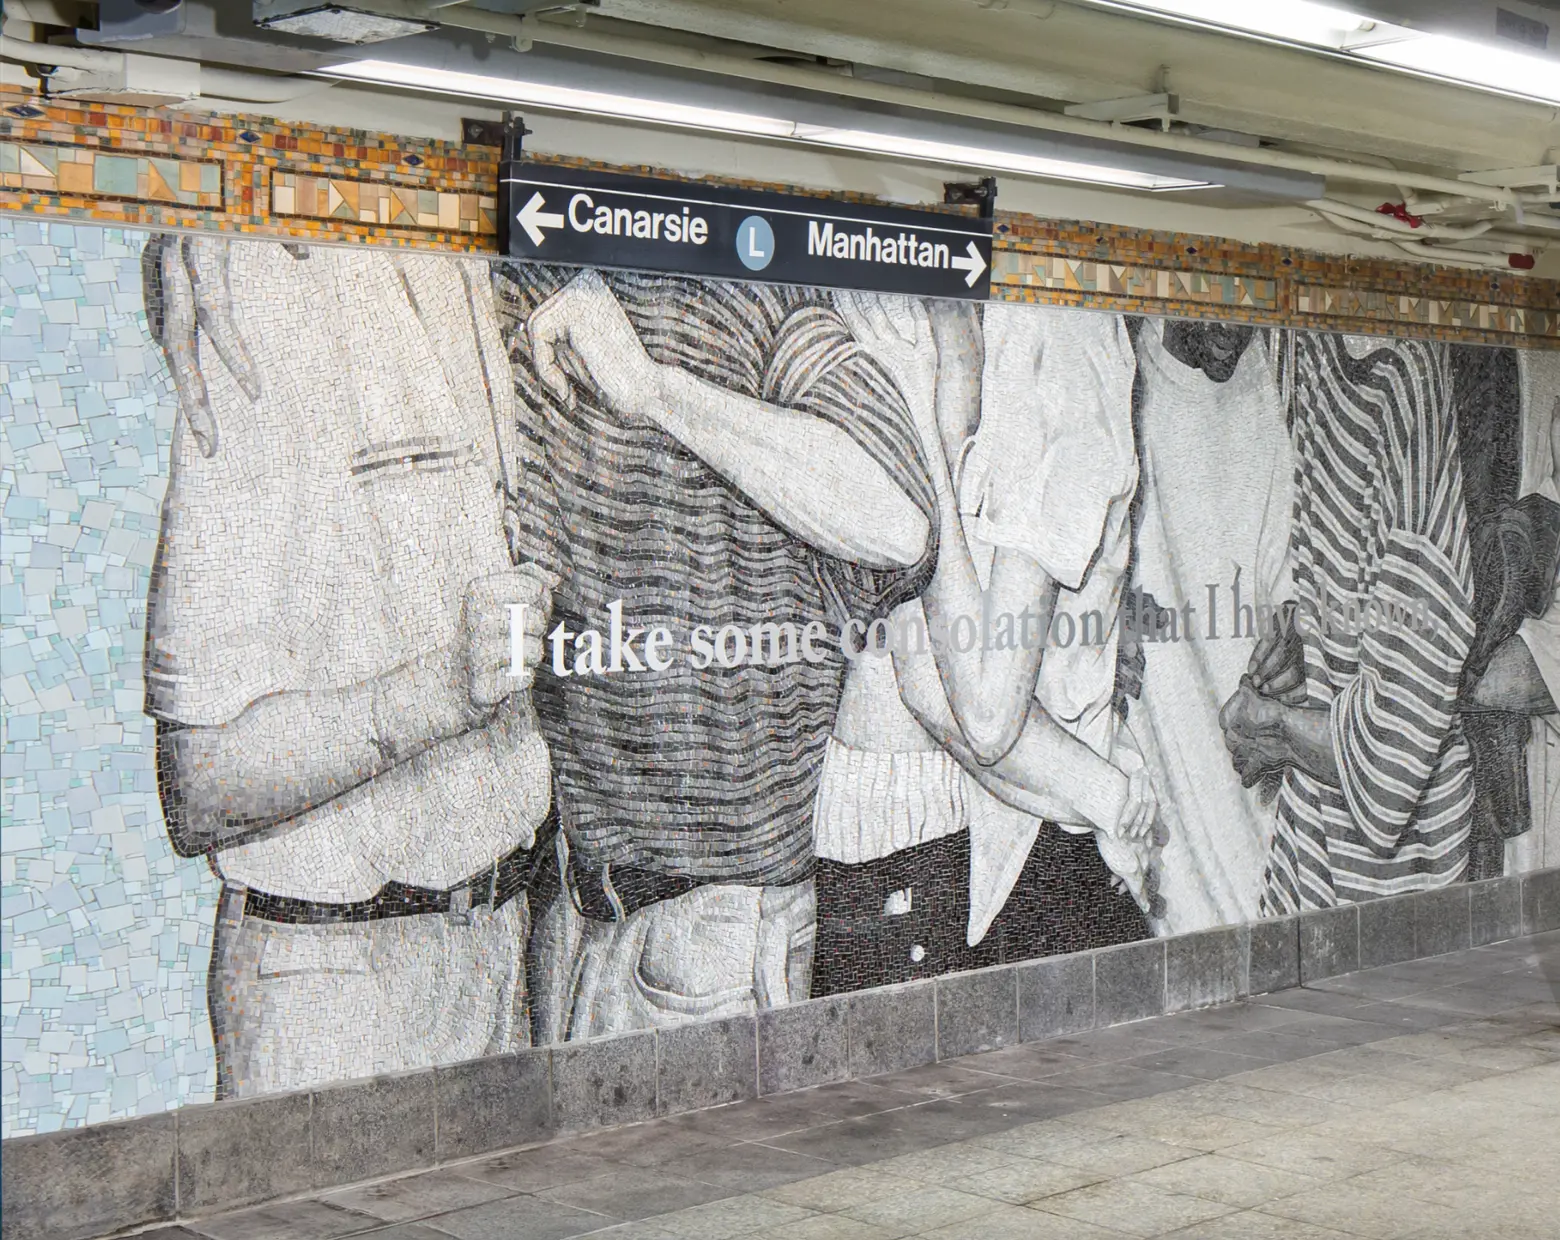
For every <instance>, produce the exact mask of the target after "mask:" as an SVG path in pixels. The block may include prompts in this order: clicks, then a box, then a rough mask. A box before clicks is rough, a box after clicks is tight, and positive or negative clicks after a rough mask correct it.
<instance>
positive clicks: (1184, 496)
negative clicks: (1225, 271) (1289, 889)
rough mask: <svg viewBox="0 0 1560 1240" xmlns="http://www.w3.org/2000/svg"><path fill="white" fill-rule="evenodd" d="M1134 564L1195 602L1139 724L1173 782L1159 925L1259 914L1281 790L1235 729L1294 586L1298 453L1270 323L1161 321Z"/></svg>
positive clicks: (1147, 408) (1179, 928) (1143, 403)
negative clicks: (1249, 780)
mask: <svg viewBox="0 0 1560 1240" xmlns="http://www.w3.org/2000/svg"><path fill="white" fill-rule="evenodd" d="M1137 354H1138V373H1139V392H1140V405H1139V411H1138V420H1137V427H1138V450H1139V452H1140V454H1141V461H1142V480H1141V482H1140V484H1139V490H1138V511H1137V514H1136V518H1135V524H1136V549H1135V556H1134V579H1135V581H1136V583H1137V586H1138V588H1139V589H1140V590H1143V591H1146V592H1147V593H1148V594H1149V595H1150V596H1151V597H1152V598H1155V599H1164V600H1172V601H1174V602H1175V603H1177V604H1190V609H1189V610H1187V611H1184V612H1182V613H1181V615H1180V617H1179V621H1180V623H1179V624H1178V628H1177V631H1176V632H1174V633H1170V632H1165V633H1163V634H1156V635H1155V636H1156V640H1154V641H1151V642H1148V643H1145V645H1144V650H1145V654H1146V667H1145V669H1144V674H1143V692H1142V696H1141V698H1140V699H1139V700H1138V701H1137V702H1136V703H1134V704H1133V707H1132V714H1131V717H1130V719H1129V726H1130V728H1131V730H1132V734H1133V736H1134V738H1135V739H1136V740H1137V743H1138V745H1139V747H1140V748H1141V749H1142V752H1143V755H1144V758H1145V760H1146V762H1147V765H1148V769H1149V772H1150V774H1151V776H1152V778H1153V781H1154V785H1155V787H1156V789H1157V790H1158V792H1159V799H1160V815H1161V819H1162V822H1163V835H1164V847H1163V851H1162V853H1161V855H1160V858H1159V885H1158V890H1159V894H1160V896H1161V897H1162V898H1163V901H1164V915H1163V918H1162V919H1160V920H1159V922H1158V923H1157V927H1158V928H1159V929H1160V930H1161V931H1162V932H1164V933H1168V934H1185V933H1189V932H1191V931H1195V930H1205V929H1208V928H1209V927H1212V926H1219V925H1227V924H1229V923H1231V922H1237V921H1250V920H1252V919H1253V918H1255V917H1256V916H1257V915H1258V902H1259V900H1260V898H1261V895H1262V868H1263V866H1264V865H1265V863H1266V861H1267V849H1268V838H1269V836H1270V835H1271V834H1272V830H1273V808H1272V803H1271V802H1272V798H1271V795H1269V796H1268V797H1267V798H1266V799H1265V800H1264V798H1263V797H1262V795H1261V793H1260V790H1259V789H1258V788H1248V787H1243V786H1242V783H1241V780H1240V777H1239V776H1238V775H1237V774H1236V772H1235V770H1234V768H1233V767H1232V766H1231V765H1230V759H1229V754H1228V752H1227V751H1226V750H1225V748H1224V746H1223V744H1221V743H1220V733H1219V708H1220V706H1221V705H1222V704H1223V703H1224V702H1225V701H1226V700H1227V699H1228V698H1229V696H1230V694H1231V693H1233V692H1234V691H1235V689H1236V688H1237V687H1238V685H1239V683H1240V678H1241V676H1242V675H1243V674H1244V673H1245V671H1246V666H1247V663H1248V662H1249V660H1250V658H1251V655H1252V652H1253V651H1254V649H1255V647H1256V642H1257V636H1258V628H1259V626H1260V625H1261V624H1262V623H1263V622H1264V619H1265V618H1266V617H1271V616H1274V615H1276V614H1277V612H1278V608H1279V606H1280V605H1282V604H1283V603H1284V602H1286V601H1287V600H1289V599H1291V598H1292V597H1293V587H1292V586H1291V584H1290V573H1289V563H1288V556H1289V528H1290V510H1291V507H1292V495H1293V477H1294V457H1293V453H1292V452H1291V450H1290V444H1289V433H1288V430H1287V429H1286V427H1285V424H1284V422H1285V419H1284V408H1283V403H1282V398H1281V396H1280V393H1279V387H1278V384H1277V382H1276V380H1275V373H1274V364H1273V363H1274V359H1273V358H1271V357H1270V355H1269V350H1268V347H1267V344H1266V342H1265V341H1264V340H1263V339H1262V338H1261V337H1260V336H1258V334H1257V333H1256V331H1255V329H1253V328H1250V327H1242V326H1239V325H1231V324H1224V323H1217V322H1188V321H1172V322H1164V323H1162V322H1158V321H1154V320H1149V321H1146V322H1145V323H1144V325H1143V327H1142V329H1141V331H1140V332H1139V334H1138V337H1137Z"/></svg>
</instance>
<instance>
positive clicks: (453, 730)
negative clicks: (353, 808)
mask: <svg viewBox="0 0 1560 1240" xmlns="http://www.w3.org/2000/svg"><path fill="white" fill-rule="evenodd" d="M549 594H550V587H549V584H548V581H547V579H546V578H545V577H544V576H543V575H542V574H540V573H539V572H537V571H535V570H530V569H521V570H515V571H514V573H512V574H510V573H500V574H496V575H494V576H493V577H486V578H481V579H479V580H478V581H476V582H473V583H472V586H471V588H470V590H469V591H468V594H467V600H466V605H465V607H463V609H462V620H461V634H460V637H459V638H458V640H457V641H456V643H455V644H454V646H453V647H451V648H449V649H443V650H438V651H435V652H433V653H432V654H429V655H426V656H424V657H422V658H420V659H416V660H413V661H411V662H408V663H405V664H402V665H401V666H400V667H397V668H395V669H393V670H392V671H389V672H386V673H385V674H383V675H381V676H378V677H375V678H374V679H372V680H368V681H365V682H363V683H361V684H357V685H350V686H348V687H346V688H343V689H334V690H319V691H299V692H283V693H273V694H269V695H267V696H265V697H262V698H260V699H259V700H257V701H255V702H253V703H251V704H250V705H249V706H248V707H247V708H246V709H245V710H244V711H243V713H241V714H240V715H239V716H238V717H237V718H236V719H233V720H231V721H229V722H228V723H225V724H221V725H218V726H210V727H183V726H179V725H178V724H176V723H168V722H164V723H163V724H162V725H161V727H160V730H159V734H158V748H159V755H158V759H159V765H160V766H161V767H162V768H163V770H164V771H165V772H166V774H167V775H168V776H169V777H170V778H171V780H172V783H173V786H174V788H175V789H176V790H177V796H178V804H179V806H180V813H179V815H178V816H179V818H180V819H181V821H180V822H179V823H178V825H177V830H176V831H175V836H176V841H175V842H176V844H177V846H178V848H179V851H180V852H182V853H184V854H186V855H190V854H195V853H200V852H204V851H206V850H208V849H211V848H220V847H223V846H226V845H229V844H232V843H235V842H238V841H240V840H244V839H250V838H255V837H257V836H261V835H265V834H270V833H273V832H274V830H275V829H276V828H277V827H278V826H279V825H280V824H283V823H285V822H287V821H288V820H290V819H293V818H295V817H297V816H298V815H299V814H302V813H304V812H305V811H307V810H310V809H313V808H315V807H316V806H319V805H322V804H324V803H325V802H327V801H330V800H332V799H334V798H335V797H338V796H340V795H341V794H342V793H344V792H347V791H349V790H350V789H352V788H355V787H357V786H358V785H359V784H362V783H365V782H367V781H368V780H371V779H374V778H377V777H379V776H381V775H382V774H384V773H385V772H387V771H389V770H390V769H391V768H393V767H395V766H398V765H400V764H402V763H405V762H407V761H408V760H409V759H412V758H415V757H417V756H418V755H420V754H422V753H424V752H426V751H427V750H428V749H430V748H433V747H434V746H436V745H439V744H440V743H441V742H445V741H448V740H450V739H451V738H453V737H459V736H461V735H463V734H465V733H468V732H470V731H472V730H473V729H480V728H482V727H483V725H484V724H486V723H487V722H488V721H489V720H490V719H492V718H493V717H494V708H495V707H496V706H497V705H498V704H499V703H500V702H502V701H503V700H504V699H505V698H506V697H508V696H509V695H510V694H512V693H515V691H516V690H523V689H525V688H526V687H527V686H528V684H529V679H528V677H529V674H530V670H531V669H534V668H535V666H536V665H537V663H538V662H539V661H540V660H541V656H542V645H541V634H542V631H543V627H544V625H545V621H546V616H547V612H548V610H549V609H550V607H551V602H550V598H549ZM509 602H519V603H525V604H526V617H525V620H526V623H525V630H524V650H525V667H526V669H527V677H526V678H525V679H524V680H519V679H515V678H513V677H510V676H509V675H508V671H509V668H508V662H509V631H508V612H507V608H506V607H505V604H507V603H509ZM525 713H526V714H527V715H529V708H528V707H527V710H526V712H525ZM504 726H505V727H506V728H512V727H513V726H515V725H514V724H513V723H512V722H506V723H505V725H504Z"/></svg>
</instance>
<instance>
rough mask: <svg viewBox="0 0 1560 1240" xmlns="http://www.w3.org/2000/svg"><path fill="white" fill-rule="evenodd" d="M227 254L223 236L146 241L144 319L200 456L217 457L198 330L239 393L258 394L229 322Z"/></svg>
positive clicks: (230, 302)
mask: <svg viewBox="0 0 1560 1240" xmlns="http://www.w3.org/2000/svg"><path fill="white" fill-rule="evenodd" d="M154 247H156V248H154ZM229 254H230V250H229V242H228V241H227V239H226V238H222V237H188V236H187V237H160V238H156V239H154V240H153V241H151V242H148V244H147V259H148V260H149V261H151V262H155V264H156V275H155V276H154V277H153V279H151V280H150V281H148V286H147V293H148V307H147V309H148V314H147V317H148V318H149V319H150V320H151V322H152V330H153V334H154V335H155V336H156V337H157V339H158V341H159V343H160V344H161V345H162V347H163V351H164V353H166V354H167V357H168V369H169V370H170V371H171V372H172V374H173V382H174V387H175V389H176V390H177V391H178V394H179V407H180V409H181V410H182V412H183V414H184V419H185V422H186V423H187V425H188V426H189V428H190V434H191V435H193V436H194V437H195V444H196V446H197V447H198V448H199V449H200V452H201V455H202V456H205V457H212V456H215V455H216V452H217V442H218V434H217V422H216V418H215V416H214V415H213V414H212V412H211V398H210V394H209V392H208V389H207V386H206V376H205V375H204V374H203V373H202V371H201V366H200V350H199V348H198V347H197V338H198V333H202V332H203V333H204V334H205V336H206V339H207V341H208V342H209V343H210V345H211V347H212V348H213V349H214V350H215V352H216V354H217V357H218V358H219V359H221V361H222V364H223V365H224V366H226V367H227V369H228V371H229V373H231V374H232V376H233V378H234V380H236V381H237V383H238V386H239V387H240V388H242V389H243V392H244V395H246V396H248V397H249V399H250V400H258V399H259V398H260V372H259V371H258V370H257V369H256V367H255V364H254V360H253V359H252V358H251V357H250V355H249V350H248V348H247V347H246V346H245V344H244V340H243V337H241V336H240V335H239V334H238V330H237V329H236V328H235V327H234V325H233V292H232V288H231V286H230V284H229V280H228V257H229Z"/></svg>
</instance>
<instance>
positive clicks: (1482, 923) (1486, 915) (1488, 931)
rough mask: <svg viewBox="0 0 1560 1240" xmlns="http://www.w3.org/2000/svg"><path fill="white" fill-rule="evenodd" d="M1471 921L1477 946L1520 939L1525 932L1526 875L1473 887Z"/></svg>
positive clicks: (1470, 892)
mask: <svg viewBox="0 0 1560 1240" xmlns="http://www.w3.org/2000/svg"><path fill="white" fill-rule="evenodd" d="M1468 921H1469V929H1470V931H1471V932H1472V935H1473V946H1475V947H1482V946H1484V944H1486V943H1502V942H1504V941H1505V940H1507V939H1514V938H1517V937H1519V936H1520V935H1521V933H1522V876H1521V875H1520V874H1513V875H1510V876H1508V877H1506V878H1492V879H1489V880H1488V881H1486V882H1482V883H1472V884H1470V885H1469V888H1468Z"/></svg>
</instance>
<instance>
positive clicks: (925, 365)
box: [834, 291, 940, 450]
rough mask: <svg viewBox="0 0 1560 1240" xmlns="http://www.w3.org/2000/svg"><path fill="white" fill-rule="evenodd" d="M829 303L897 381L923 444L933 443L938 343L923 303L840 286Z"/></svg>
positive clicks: (935, 440)
mask: <svg viewBox="0 0 1560 1240" xmlns="http://www.w3.org/2000/svg"><path fill="white" fill-rule="evenodd" d="M834 304H835V306H836V308H837V309H838V310H839V312H840V317H841V318H842V319H844V320H845V326H846V327H848V328H850V334H851V335H852V336H853V337H855V340H856V343H857V344H858V345H860V346H861V349H862V351H863V352H865V353H866V354H867V356H868V357H870V358H872V360H873V361H875V362H877V364H878V365H879V366H881V367H882V368H883V369H884V370H885V371H887V372H888V376H889V378H891V379H892V380H893V381H894V382H895V384H897V385H898V387H899V392H900V395H902V396H903V397H904V398H905V403H906V404H907V405H908V406H909V408H910V415H911V417H912V418H913V419H914V420H915V429H916V432H917V434H918V435H919V436H920V437H921V441H922V443H923V444H924V445H925V446H926V448H927V449H928V450H932V449H934V448H936V447H937V446H938V445H939V443H940V439H939V437H938V434H937V347H936V345H935V344H934V343H933V340H932V324H931V319H930V317H929V315H928V313H927V309H926V304H925V302H923V301H922V300H921V299H920V298H918V297H890V296H882V295H879V294H877V293H855V292H849V291H842V292H838V293H835V294H834Z"/></svg>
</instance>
